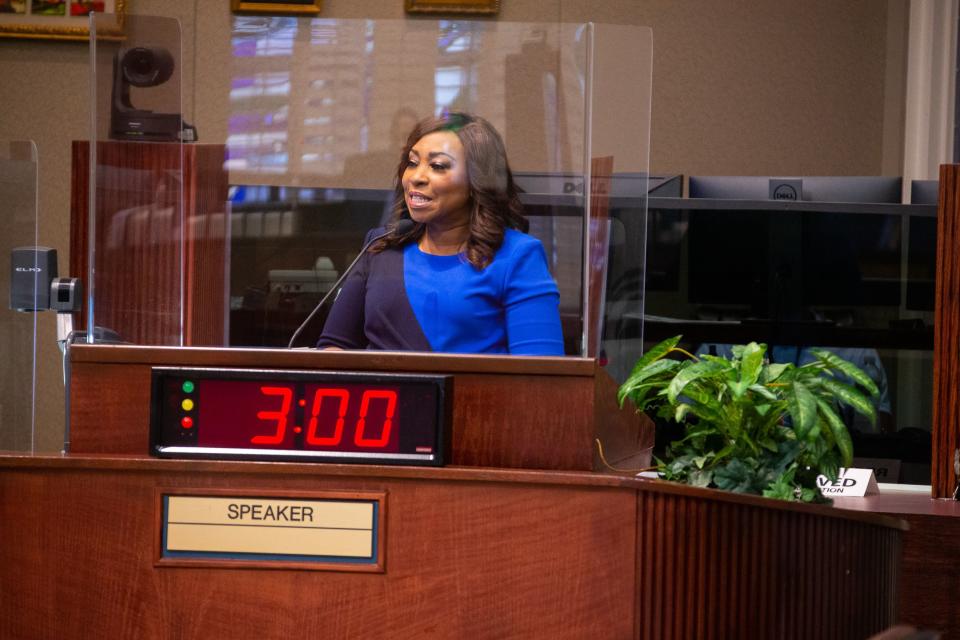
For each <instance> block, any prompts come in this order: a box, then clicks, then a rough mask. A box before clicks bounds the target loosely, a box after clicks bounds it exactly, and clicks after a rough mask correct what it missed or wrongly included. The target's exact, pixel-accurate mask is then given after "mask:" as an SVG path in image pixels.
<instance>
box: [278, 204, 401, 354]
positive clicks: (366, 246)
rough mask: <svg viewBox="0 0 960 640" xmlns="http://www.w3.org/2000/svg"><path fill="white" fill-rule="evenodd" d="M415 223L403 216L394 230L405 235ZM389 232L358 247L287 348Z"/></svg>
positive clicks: (294, 334)
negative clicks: (363, 258) (353, 256)
mask: <svg viewBox="0 0 960 640" xmlns="http://www.w3.org/2000/svg"><path fill="white" fill-rule="evenodd" d="M415 224H416V223H415V222H414V221H413V220H410V219H409V218H404V219H403V220H400V221H399V222H398V223H397V225H396V231H397V233H398V234H399V235H405V234H407V233H409V232H410V230H412V229H413V226H414V225H415ZM390 233H392V231H390V230H388V231H384V232H383V233H381V234H379V235H376V236H374V237H373V238H370V240H368V241H367V242H366V243H364V245H363V248H361V249H360V253H358V254H357V257H356V258H354V259H353V262H351V263H350V264H349V265H348V266H347V268H346V269H344V270H343V274H341V275H340V277H339V278H337V281H336V282H334V283H333V286H332V287H330V290H329V291H327V293H326V295H325V296H323V298H321V299H320V302H318V303H317V306H315V307H314V308H313V311H311V312H310V315H308V316H307V319H306V320H304V321H303V323H302V324H301V325H300V326H299V327H297V330H296V331H294V332H293V336H292V337H291V338H290V342H289V343H287V348H288V349H292V348H293V345H294V343H296V341H297V338H299V337H300V334H301V333H303V331H304V329H306V328H307V326H308V325H309V324H310V323H311V322H313V319H314V318H315V317H316V315H317V314H318V313H320V309H322V308H323V305H324V304H325V303H326V302H327V300H329V299H330V296H331V295H333V293H334V292H335V291H339V290H340V285H341V284H343V281H344V280H345V279H346V278H347V276H348V275H350V272H351V271H353V268H354V267H355V266H356V265H357V263H358V262H360V258H362V257H363V255H364V254H365V253H366V252H367V249H369V248H370V245H372V244H373V243H374V242H376V241H377V240H381V239H383V238H386V237H387V236H388V235H390Z"/></svg>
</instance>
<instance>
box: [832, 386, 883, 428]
mask: <svg viewBox="0 0 960 640" xmlns="http://www.w3.org/2000/svg"><path fill="white" fill-rule="evenodd" d="M818 382H819V384H821V385H822V386H823V388H825V389H826V390H827V391H829V392H830V393H831V394H832V395H833V397H834V398H836V399H837V400H839V401H840V402H842V403H844V404H848V405H850V406H851V407H853V408H854V410H855V411H856V412H857V413H859V414H860V415H862V416H865V417H866V418H868V419H869V420H870V423H871V424H875V423H876V422H877V409H876V407H874V406H873V402H871V401H870V400H869V399H868V398H867V397H866V396H865V395H863V394H862V393H860V392H859V391H857V389H856V388H855V387H852V386H851V385H849V384H844V383H843V382H840V381H839V380H834V379H833V378H829V377H826V376H823V377H821V378H820V379H819V381H818Z"/></svg>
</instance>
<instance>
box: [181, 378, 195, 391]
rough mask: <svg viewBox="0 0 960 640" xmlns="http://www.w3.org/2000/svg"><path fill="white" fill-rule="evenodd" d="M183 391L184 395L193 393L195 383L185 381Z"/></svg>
mask: <svg viewBox="0 0 960 640" xmlns="http://www.w3.org/2000/svg"><path fill="white" fill-rule="evenodd" d="M182 389H183V392H184V393H193V383H192V382H190V381H189V380H185V381H184V382H183V387H182Z"/></svg>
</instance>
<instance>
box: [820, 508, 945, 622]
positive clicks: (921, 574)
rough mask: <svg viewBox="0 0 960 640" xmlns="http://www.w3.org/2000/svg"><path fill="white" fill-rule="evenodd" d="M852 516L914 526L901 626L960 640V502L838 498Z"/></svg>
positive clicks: (906, 557) (906, 540) (906, 555)
mask: <svg viewBox="0 0 960 640" xmlns="http://www.w3.org/2000/svg"><path fill="white" fill-rule="evenodd" d="M834 504H835V505H836V506H837V507H839V508H841V509H848V510H851V511H860V512H870V513H883V514H887V515H891V516H895V517H897V518H902V519H903V520H905V521H906V522H907V523H909V525H910V530H909V531H908V532H907V533H906V534H905V535H904V537H903V565H902V568H901V580H900V621H901V622H903V623H906V624H910V625H913V626H915V627H917V628H922V629H934V630H937V631H940V632H942V633H943V634H944V636H943V637H944V638H960V605H958V603H957V594H958V587H960V502H956V501H954V500H946V499H933V498H931V497H930V496H929V495H924V494H910V493H890V494H881V495H877V496H869V497H866V498H838V499H836V500H835V501H834Z"/></svg>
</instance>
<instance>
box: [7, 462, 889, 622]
mask: <svg viewBox="0 0 960 640" xmlns="http://www.w3.org/2000/svg"><path fill="white" fill-rule="evenodd" d="M164 489H168V490H169V489H177V490H181V491H182V490H188V491H191V492H196V493H199V494H203V492H205V491H216V490H219V489H229V490H231V491H236V492H238V493H241V494H242V492H244V491H247V490H258V491H267V490H273V491H277V490H280V491H290V492H293V491H307V490H311V491H316V490H338V491H378V492H385V494H386V501H385V507H384V508H385V516H386V520H385V537H384V554H385V555H384V562H385V571H384V572H383V573H356V572H338V571H304V570H284V569H252V568H222V567H211V568H196V567H190V568H187V567H168V566H157V565H156V564H155V561H156V559H157V553H158V551H157V549H158V537H159V535H160V528H159V516H158V513H157V510H158V507H157V504H158V501H157V492H158V491H162V490H164ZM902 529H903V526H902V523H901V522H900V521H899V520H896V519H892V518H888V517H884V516H879V515H876V514H862V513H853V512H851V511H845V510H840V509H833V508H828V507H817V506H814V507H811V506H806V505H797V504H790V503H783V502H778V501H773V500H765V499H762V498H753V497H745V496H737V495H734V494H727V493H722V492H717V491H707V490H698V489H693V488H690V487H685V486H680V485H673V484H670V483H663V482H649V481H643V480H636V479H632V478H626V477H619V476H608V475H602V474H594V473H590V472H561V471H522V470H504V469H500V470H494V469H477V468H444V469H427V468H396V467H371V466H359V465H355V466H347V465H322V464H317V465H306V464H292V463H250V462H212V461H211V462H206V461H189V462H187V461H176V460H157V459H151V458H145V457H129V456H116V455H113V456H70V457H59V456H57V457H27V456H15V455H7V456H0V540H2V541H3V544H2V545H0V637H4V638H38V637H41V638H58V639H63V640H70V639H71V638H131V637H136V638H144V639H150V638H171V637H176V638H182V639H190V638H197V639H201V638H202V639H204V640H206V639H208V638H258V639H262V638H290V637H297V638H318V637H324V638H398V637H406V638H413V637H417V638H419V637H435V638H550V639H557V638H577V639H581V638H591V637H604V638H651V639H654V638H656V639H660V638H678V639H680V638H764V639H767V638H865V637H867V636H869V635H871V634H872V633H875V632H877V631H879V630H881V629H884V628H886V627H888V626H889V625H891V624H893V623H894V622H895V621H896V619H897V616H896V602H897V584H898V579H897V578H898V567H899V557H900V538H901V535H902Z"/></svg>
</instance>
